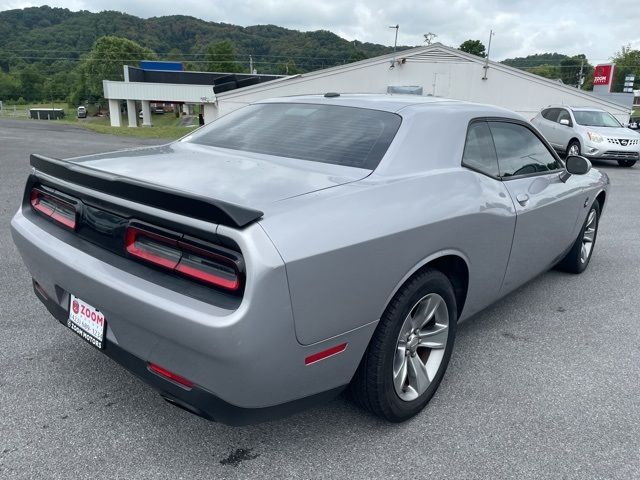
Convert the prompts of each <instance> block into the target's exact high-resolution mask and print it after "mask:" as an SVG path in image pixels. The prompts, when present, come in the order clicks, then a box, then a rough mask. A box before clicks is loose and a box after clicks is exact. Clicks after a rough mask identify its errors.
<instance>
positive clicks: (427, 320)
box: [351, 269, 457, 422]
mask: <svg viewBox="0 0 640 480" xmlns="http://www.w3.org/2000/svg"><path fill="white" fill-rule="evenodd" d="M455 312H456V301H455V296H454V293H453V288H452V286H451V283H450V282H449V279H448V278H447V277H446V275H444V274H443V273H441V272H439V271H437V270H432V269H426V270H424V271H422V272H421V273H420V274H418V275H417V276H416V277H414V278H412V279H411V280H410V281H409V282H408V283H407V284H406V285H404V286H403V287H402V288H401V289H400V290H399V291H398V292H397V293H396V295H395V296H394V298H393V300H392V301H391V303H390V304H389V306H388V307H387V309H386V310H385V312H384V314H383V315H382V318H381V319H380V323H379V324H378V327H377V329H376V332H375V333H374V335H373V338H372V339H371V343H370V344H369V347H368V348H367V351H366V352H365V355H364V357H363V359H362V361H361V363H360V366H359V367H358V371H357V372H356V374H355V376H354V379H353V381H352V383H351V396H352V397H353V398H354V400H355V401H356V402H357V403H359V404H360V405H361V406H362V407H364V408H365V409H367V410H369V411H370V412H372V413H374V414H376V415H378V416H380V417H383V418H385V419H387V420H390V421H392V422H401V421H404V420H407V419H408V418H410V417H412V416H414V415H415V414H417V413H418V412H420V411H421V410H422V409H423V408H424V407H425V405H426V404H427V403H428V402H429V400H430V399H431V397H432V396H433V395H434V393H435V392H436V390H437V388H438V386H439V385H440V382H441V380H442V377H443V376H444V372H445V370H446V369H447V365H448V363H449V358H450V357H451V352H452V350H453V343H454V338H455V332H456V322H457V315H456V313H455Z"/></svg>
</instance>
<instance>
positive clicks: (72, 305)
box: [67, 295, 107, 349]
mask: <svg viewBox="0 0 640 480" xmlns="http://www.w3.org/2000/svg"><path fill="white" fill-rule="evenodd" d="M106 325H107V322H106V321H105V319H104V315H103V314H102V313H100V311H99V310H98V309H96V308H95V307H92V306H91V305H89V304H88V303H87V302H85V301H83V300H80V299H79V298H78V297H75V296H74V295H71V300H70V302H69V318H68V319H67V327H69V328H70V329H71V330H73V331H74V332H76V333H77V334H78V335H80V336H81V337H82V338H84V339H85V340H86V341H87V342H89V343H90V344H91V345H93V346H94V347H97V348H100V349H102V348H104V332H105V329H106Z"/></svg>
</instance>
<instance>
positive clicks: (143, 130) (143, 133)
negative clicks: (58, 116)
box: [65, 121, 193, 140]
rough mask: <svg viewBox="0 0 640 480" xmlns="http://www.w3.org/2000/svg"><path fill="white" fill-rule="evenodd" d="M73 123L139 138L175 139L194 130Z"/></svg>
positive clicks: (100, 131) (98, 131) (88, 128)
mask: <svg viewBox="0 0 640 480" xmlns="http://www.w3.org/2000/svg"><path fill="white" fill-rule="evenodd" d="M65 123H73V124H75V125H78V126H80V127H82V128H86V129H87V130H91V131H93V132H96V133H105V134H109V135H120V136H125V137H139V138H166V139H168V140H175V139H177V138H180V137H183V136H185V135H187V134H189V133H190V132H192V131H193V128H189V127H176V126H170V125H154V126H153V127H138V128H129V127H112V126H111V125H109V124H108V123H107V124H103V123H97V122H86V123H82V124H81V123H80V122H67V121H65Z"/></svg>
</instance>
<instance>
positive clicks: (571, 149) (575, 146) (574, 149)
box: [567, 140, 580, 157]
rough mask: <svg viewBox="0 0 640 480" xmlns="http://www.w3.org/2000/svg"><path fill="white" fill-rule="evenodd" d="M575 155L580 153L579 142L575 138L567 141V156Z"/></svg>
mask: <svg viewBox="0 0 640 480" xmlns="http://www.w3.org/2000/svg"><path fill="white" fill-rule="evenodd" d="M575 155H580V142H578V141H577V140H571V141H570V142H569V146H568V147H567V157H572V156H575Z"/></svg>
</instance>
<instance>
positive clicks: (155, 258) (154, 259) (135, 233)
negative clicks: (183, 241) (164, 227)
mask: <svg viewBox="0 0 640 480" xmlns="http://www.w3.org/2000/svg"><path fill="white" fill-rule="evenodd" d="M139 236H143V237H147V238H150V239H151V240H155V241H157V242H158V243H161V244H164V245H167V246H170V247H177V246H178V242H177V241H176V240H172V239H170V238H167V237H164V236H162V235H157V234H155V233H153V232H148V231H146V230H140V229H139V228H136V227H128V228H127V232H126V235H125V240H124V242H125V247H126V249H127V252H128V253H129V254H130V255H133V256H134V257H137V258H141V259H142V260H146V261H147V262H151V263H153V264H155V265H159V266H161V267H164V268H168V269H170V270H173V269H174V268H176V265H178V262H179V261H180V257H178V260H172V259H170V258H164V257H161V256H159V255H154V254H153V253H151V252H149V251H148V250H143V249H141V248H138V247H137V246H136V239H137V238H138V237H139ZM176 252H179V251H178V249H177V248H176Z"/></svg>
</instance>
